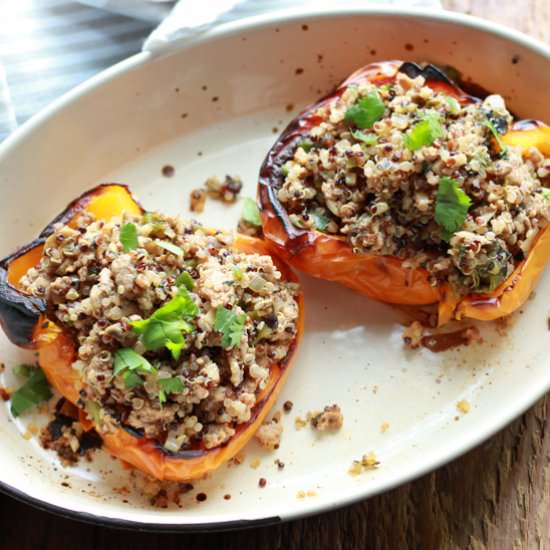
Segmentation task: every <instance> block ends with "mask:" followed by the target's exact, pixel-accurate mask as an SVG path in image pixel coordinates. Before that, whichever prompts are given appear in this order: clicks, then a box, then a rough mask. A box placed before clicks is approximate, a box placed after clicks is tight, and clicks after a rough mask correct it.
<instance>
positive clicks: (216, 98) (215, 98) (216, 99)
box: [212, 95, 220, 103]
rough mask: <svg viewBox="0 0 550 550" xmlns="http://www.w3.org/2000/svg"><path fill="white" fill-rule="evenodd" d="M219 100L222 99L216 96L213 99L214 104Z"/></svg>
mask: <svg viewBox="0 0 550 550" xmlns="http://www.w3.org/2000/svg"><path fill="white" fill-rule="evenodd" d="M219 100H220V98H219V97H218V96H217V95H215V96H214V97H213V98H212V103H216V101H219Z"/></svg>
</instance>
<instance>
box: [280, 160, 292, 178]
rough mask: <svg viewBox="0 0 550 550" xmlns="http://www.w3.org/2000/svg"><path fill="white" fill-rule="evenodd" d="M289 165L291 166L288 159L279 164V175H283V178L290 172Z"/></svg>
mask: <svg viewBox="0 0 550 550" xmlns="http://www.w3.org/2000/svg"><path fill="white" fill-rule="evenodd" d="M290 167H291V163H290V161H287V162H285V163H284V164H283V165H282V166H281V176H283V178H286V177H287V176H288V173H289V172H290Z"/></svg>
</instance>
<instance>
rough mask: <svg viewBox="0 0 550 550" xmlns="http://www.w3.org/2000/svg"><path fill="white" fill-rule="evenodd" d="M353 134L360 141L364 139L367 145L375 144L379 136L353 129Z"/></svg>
mask: <svg viewBox="0 0 550 550" xmlns="http://www.w3.org/2000/svg"><path fill="white" fill-rule="evenodd" d="M351 135H352V136H353V137H354V138H355V139H356V140H358V141H362V142H363V143H364V144H365V145H374V144H375V143H376V142H377V141H378V137H377V136H375V135H374V134H364V133H363V132H360V131H359V130H352V131H351Z"/></svg>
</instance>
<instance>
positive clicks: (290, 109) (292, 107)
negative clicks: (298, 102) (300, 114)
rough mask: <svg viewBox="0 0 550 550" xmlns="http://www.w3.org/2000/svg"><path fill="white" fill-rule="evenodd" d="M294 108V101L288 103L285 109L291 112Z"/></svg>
mask: <svg viewBox="0 0 550 550" xmlns="http://www.w3.org/2000/svg"><path fill="white" fill-rule="evenodd" d="M293 109H294V103H288V104H287V106H286V107H285V111H286V112H287V113H290V111H292V110H293Z"/></svg>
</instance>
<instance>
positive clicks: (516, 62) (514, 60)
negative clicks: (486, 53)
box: [512, 54, 520, 65]
mask: <svg viewBox="0 0 550 550" xmlns="http://www.w3.org/2000/svg"><path fill="white" fill-rule="evenodd" d="M519 60H520V57H519V55H518V54H515V55H513V56H512V64H513V65H517V64H518V63H519Z"/></svg>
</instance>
